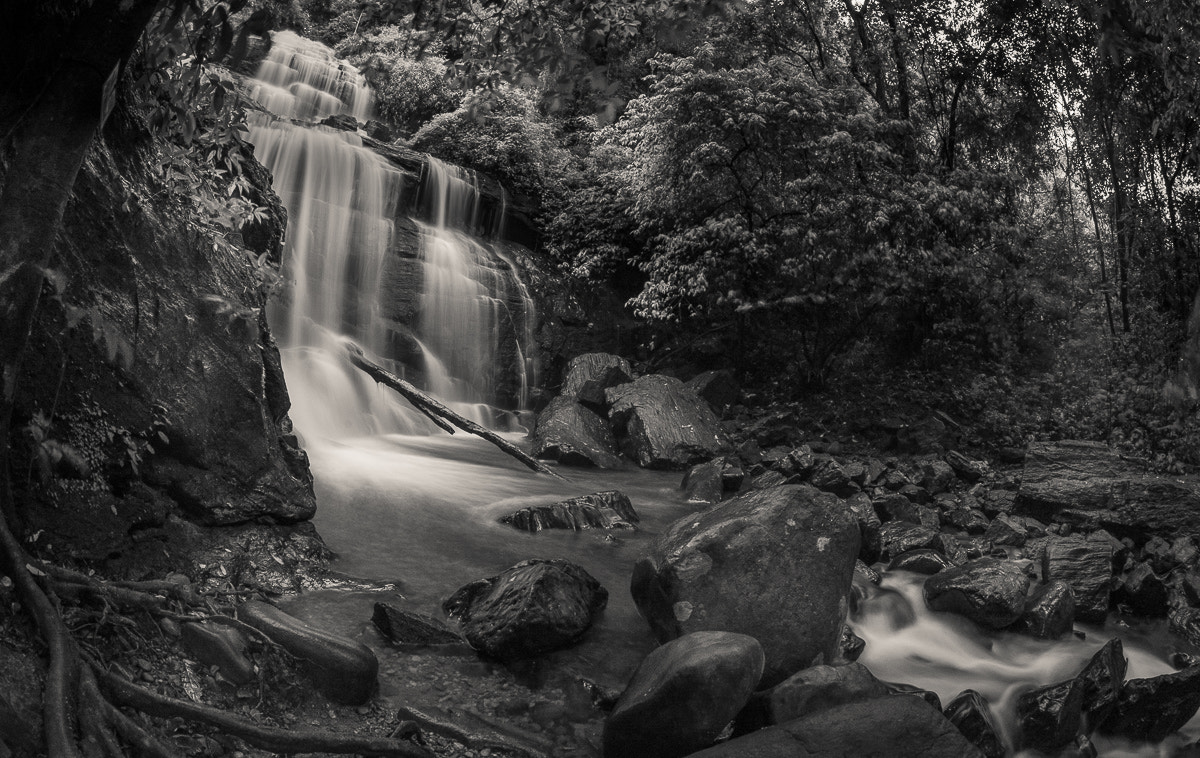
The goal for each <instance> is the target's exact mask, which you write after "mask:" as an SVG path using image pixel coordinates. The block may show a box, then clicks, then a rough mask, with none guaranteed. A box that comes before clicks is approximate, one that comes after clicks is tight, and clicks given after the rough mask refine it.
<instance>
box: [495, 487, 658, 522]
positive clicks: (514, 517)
mask: <svg viewBox="0 0 1200 758" xmlns="http://www.w3.org/2000/svg"><path fill="white" fill-rule="evenodd" d="M638 521H639V519H638V514H637V511H635V510H634V509H633V504H632V503H630V502H629V498H628V497H626V496H625V495H624V494H623V493H621V492H618V491H617V490H606V491H604V492H595V493H592V494H591V495H581V496H579V497H573V498H571V499H569V500H563V501H560V502H557V503H551V504H549V505H534V506H530V507H528V508H522V509H521V510H519V511H515V512H513V513H510V514H508V515H507V516H502V517H501V518H500V523H502V524H508V525H509V526H512V527H513V528H515V529H520V530H522V531H525V532H540V531H541V530H543V529H570V530H572V531H579V530H581V529H633V528H634V524H636V523H637V522H638Z"/></svg>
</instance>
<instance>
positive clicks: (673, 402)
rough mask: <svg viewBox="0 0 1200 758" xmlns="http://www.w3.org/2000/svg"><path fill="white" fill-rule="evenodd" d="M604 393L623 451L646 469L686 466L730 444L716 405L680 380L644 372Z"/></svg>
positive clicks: (700, 460) (723, 451) (718, 453)
mask: <svg viewBox="0 0 1200 758" xmlns="http://www.w3.org/2000/svg"><path fill="white" fill-rule="evenodd" d="M605 396H606V397H607V399H608V402H609V405H610V408H609V412H608V417H609V420H610V421H611V422H612V425H613V430H614V431H615V433H616V436H617V439H618V441H619V442H620V445H621V451H622V452H623V453H624V454H625V455H626V456H627V457H628V458H630V459H631V460H634V461H636V462H637V464H638V465H639V466H642V467H643V468H657V469H685V468H687V467H688V466H691V465H692V464H695V463H700V462H702V461H706V460H709V459H711V458H715V457H716V456H718V455H720V454H722V453H725V452H727V451H729V450H730V449H731V445H730V442H729V438H728V437H727V436H726V435H725V432H724V430H723V429H722V428H721V424H720V421H718V420H717V417H716V416H715V415H714V414H713V412H712V409H710V408H709V407H708V405H707V403H705V402H704V401H703V400H701V399H700V398H698V397H697V396H696V395H695V394H694V393H693V392H692V391H691V390H689V389H687V388H686V387H685V386H684V385H683V382H681V381H679V380H678V379H674V378H672V377H668V376H658V375H650V376H643V377H642V378H640V379H637V380H636V381H633V382H630V383H629V384H622V385H620V386H618V387H613V388H611V389H608V390H606V392H605Z"/></svg>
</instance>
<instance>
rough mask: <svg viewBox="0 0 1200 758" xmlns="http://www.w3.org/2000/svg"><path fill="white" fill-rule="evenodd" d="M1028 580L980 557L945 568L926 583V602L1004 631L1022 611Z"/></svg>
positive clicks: (1016, 569) (1013, 567)
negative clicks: (960, 564)
mask: <svg viewBox="0 0 1200 758" xmlns="http://www.w3.org/2000/svg"><path fill="white" fill-rule="evenodd" d="M1028 590H1029V577H1027V576H1025V574H1024V572H1022V571H1021V569H1020V567H1018V566H1016V565H1014V564H1012V563H1010V562H1007V561H998V560H994V559H991V558H981V559H979V560H976V561H971V562H970V563H966V564H963V565H962V566H955V567H953V568H950V569H946V570H945V571H942V572H941V573H939V574H935V575H933V576H931V577H930V578H929V579H927V580H926V581H925V589H924V594H925V603H926V604H927V605H928V606H929V607H930V608H931V609H932V610H935V611H949V612H951V613H957V614H959V615H962V616H966V617H967V618H969V619H971V620H972V621H975V622H977V623H979V624H982V625H984V626H988V627H991V628H993V629H1003V628H1004V627H1006V626H1008V625H1009V624H1011V623H1013V622H1014V621H1016V620H1017V619H1018V618H1020V616H1021V613H1022V611H1024V609H1025V593H1026V592H1027V591H1028Z"/></svg>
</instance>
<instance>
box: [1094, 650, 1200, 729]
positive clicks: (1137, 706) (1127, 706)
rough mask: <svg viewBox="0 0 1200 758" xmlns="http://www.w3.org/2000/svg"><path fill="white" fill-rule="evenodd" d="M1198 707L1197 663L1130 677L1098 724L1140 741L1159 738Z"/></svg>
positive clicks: (1199, 670) (1199, 680)
mask: <svg viewBox="0 0 1200 758" xmlns="http://www.w3.org/2000/svg"><path fill="white" fill-rule="evenodd" d="M1198 708H1200V666H1190V667H1188V668H1186V669H1184V670H1183V671H1178V672H1176V673H1174V674H1163V675H1162V676H1156V677H1151V678H1149V679H1130V680H1129V681H1127V682H1125V684H1124V686H1122V687H1121V694H1120V695H1119V696H1118V697H1117V705H1116V708H1115V709H1114V710H1113V712H1112V714H1111V715H1110V716H1109V717H1108V718H1107V719H1105V721H1104V723H1102V724H1101V725H1100V731H1102V732H1104V733H1105V734H1115V735H1117V736H1120V737H1125V738H1126V739H1130V740H1137V741H1140V742H1161V741H1163V740H1164V739H1166V738H1167V736H1168V735H1170V734H1172V733H1174V732H1176V731H1178V730H1179V729H1180V728H1182V727H1183V725H1184V724H1186V723H1187V722H1188V721H1190V720H1191V718H1192V716H1195V715H1196V710H1197V709H1198Z"/></svg>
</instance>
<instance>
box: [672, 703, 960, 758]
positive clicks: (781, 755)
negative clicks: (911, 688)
mask: <svg viewBox="0 0 1200 758" xmlns="http://www.w3.org/2000/svg"><path fill="white" fill-rule="evenodd" d="M693 756H694V758H849V757H850V756H854V758H982V756H983V754H982V753H980V752H979V749H978V748H976V747H975V746H974V745H972V744H971V743H970V742H968V741H967V738H966V737H964V736H963V735H962V733H961V732H959V731H958V729H956V728H955V726H954V724H951V723H950V722H949V721H947V720H946V717H945V716H943V715H942V714H941V712H940V711H938V710H937V709H936V708H934V707H933V706H931V705H929V703H927V702H925V701H924V700H922V699H921V698H920V697H918V696H916V695H890V696H888V697H885V698H878V699H875V700H864V701H862V702H858V703H849V704H846V705H839V706H836V707H834V708H829V709H827V710H823V711H819V712H817V713H814V714H812V715H810V716H805V717H804V718H801V719H796V720H795V721H789V722H788V723H786V724H781V725H779V726H772V727H768V728H766V729H763V730H760V731H757V732H754V733H753V734H749V735H746V736H745V737H739V738H738V739H735V740H731V741H729V742H726V743H723V744H721V745H717V746H716V747H711V748H709V749H708V750H703V751H701V752H699V753H693Z"/></svg>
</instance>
